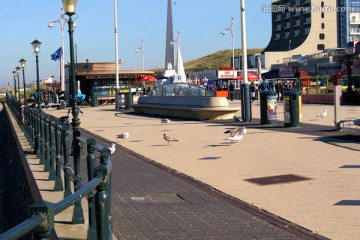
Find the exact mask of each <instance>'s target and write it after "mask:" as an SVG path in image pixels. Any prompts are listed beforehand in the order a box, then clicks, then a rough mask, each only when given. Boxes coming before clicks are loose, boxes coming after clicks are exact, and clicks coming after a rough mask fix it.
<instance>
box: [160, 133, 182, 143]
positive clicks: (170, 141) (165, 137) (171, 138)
mask: <svg viewBox="0 0 360 240" xmlns="http://www.w3.org/2000/svg"><path fill="white" fill-rule="evenodd" d="M163 137H164V139H165V141H167V142H168V145H169V143H171V144H172V142H177V141H178V140H177V139H175V138H173V137H170V136H169V135H167V134H166V133H164V134H163Z"/></svg>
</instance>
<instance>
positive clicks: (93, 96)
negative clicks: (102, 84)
mask: <svg viewBox="0 0 360 240" xmlns="http://www.w3.org/2000/svg"><path fill="white" fill-rule="evenodd" d="M98 105H99V103H98V98H97V93H96V92H92V93H91V107H97V106H98Z"/></svg>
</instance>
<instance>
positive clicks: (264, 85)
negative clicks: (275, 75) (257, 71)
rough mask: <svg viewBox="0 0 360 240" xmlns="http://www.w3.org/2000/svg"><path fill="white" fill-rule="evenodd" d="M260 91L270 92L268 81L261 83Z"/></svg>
mask: <svg viewBox="0 0 360 240" xmlns="http://www.w3.org/2000/svg"><path fill="white" fill-rule="evenodd" d="M260 90H261V91H269V83H268V82H267V81H262V82H261V83H260Z"/></svg>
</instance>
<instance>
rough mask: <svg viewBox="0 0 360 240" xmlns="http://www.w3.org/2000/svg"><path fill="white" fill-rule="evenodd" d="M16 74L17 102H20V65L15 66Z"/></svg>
mask: <svg viewBox="0 0 360 240" xmlns="http://www.w3.org/2000/svg"><path fill="white" fill-rule="evenodd" d="M15 71H16V76H17V86H18V102H20V77H19V76H20V67H16V68H15Z"/></svg>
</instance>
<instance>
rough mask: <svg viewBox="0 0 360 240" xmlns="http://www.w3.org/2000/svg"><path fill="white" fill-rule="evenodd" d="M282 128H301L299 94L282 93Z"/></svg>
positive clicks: (293, 92) (296, 92) (292, 92)
mask: <svg viewBox="0 0 360 240" xmlns="http://www.w3.org/2000/svg"><path fill="white" fill-rule="evenodd" d="M283 95H284V127H301V126H302V120H301V118H302V109H301V92H300V91H295V90H294V91H286V92H284V94H283Z"/></svg>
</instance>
